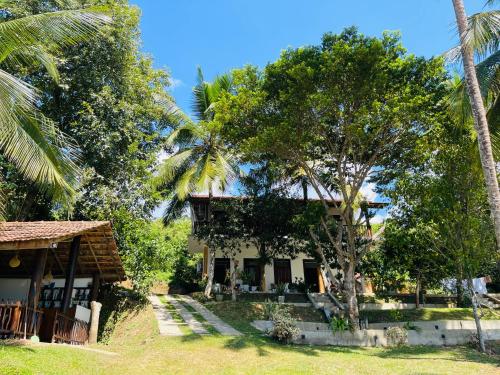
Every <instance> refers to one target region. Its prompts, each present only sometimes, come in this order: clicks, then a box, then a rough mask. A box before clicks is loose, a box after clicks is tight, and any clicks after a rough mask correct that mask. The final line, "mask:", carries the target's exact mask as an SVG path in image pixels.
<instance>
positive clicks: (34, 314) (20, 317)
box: [0, 302, 43, 338]
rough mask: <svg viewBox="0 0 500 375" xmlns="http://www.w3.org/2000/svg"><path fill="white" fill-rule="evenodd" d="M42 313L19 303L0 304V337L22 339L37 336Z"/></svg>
mask: <svg viewBox="0 0 500 375" xmlns="http://www.w3.org/2000/svg"><path fill="white" fill-rule="evenodd" d="M42 317H43V312H42V311H41V310H37V309H33V308H32V307H27V306H26V305H24V304H21V303H20V302H17V303H0V337H1V338H22V337H25V336H26V337H31V336H33V335H35V334H38V332H39V331H40V325H41V324H42Z"/></svg>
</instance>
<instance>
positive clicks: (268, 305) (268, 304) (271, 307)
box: [262, 298, 280, 320]
mask: <svg viewBox="0 0 500 375" xmlns="http://www.w3.org/2000/svg"><path fill="white" fill-rule="evenodd" d="M262 306H263V309H264V317H265V319H267V320H271V319H272V317H273V316H274V314H275V313H276V311H277V310H278V309H279V308H280V304H279V303H276V302H273V301H271V300H270V299H269V298H267V299H266V301H265V302H264V303H263V305H262Z"/></svg>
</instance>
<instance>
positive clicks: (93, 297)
mask: <svg viewBox="0 0 500 375" xmlns="http://www.w3.org/2000/svg"><path fill="white" fill-rule="evenodd" d="M100 286H101V275H99V274H98V273H95V274H94V276H93V277H92V291H91V292H90V301H91V302H92V301H97V297H98V296H99V287H100Z"/></svg>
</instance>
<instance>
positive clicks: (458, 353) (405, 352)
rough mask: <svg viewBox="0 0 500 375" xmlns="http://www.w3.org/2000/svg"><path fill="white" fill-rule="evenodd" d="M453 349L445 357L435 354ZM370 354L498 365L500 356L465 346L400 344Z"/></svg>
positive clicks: (395, 357) (382, 356)
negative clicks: (448, 355)
mask: <svg viewBox="0 0 500 375" xmlns="http://www.w3.org/2000/svg"><path fill="white" fill-rule="evenodd" d="M449 350H453V354H452V356H451V357H448V358H445V357H442V356H435V355H436V354H439V352H441V351H449ZM370 355H373V356H377V357H379V358H390V359H413V360H424V361H436V360H437V361H452V362H456V361H462V362H477V363H485V364H493V365H496V366H497V367H500V357H499V356H497V355H487V354H482V353H479V352H478V351H476V350H474V349H472V348H467V347H463V346H460V347H453V348H451V347H442V348H441V347H433V346H402V347H398V348H386V349H384V350H381V351H377V352H373V353H371V354H370Z"/></svg>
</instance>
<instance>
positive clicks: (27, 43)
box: [0, 7, 111, 58]
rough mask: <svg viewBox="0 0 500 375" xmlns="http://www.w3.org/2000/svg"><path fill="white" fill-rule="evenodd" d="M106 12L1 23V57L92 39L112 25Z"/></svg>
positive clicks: (84, 11) (51, 14)
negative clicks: (38, 47) (22, 50)
mask: <svg viewBox="0 0 500 375" xmlns="http://www.w3.org/2000/svg"><path fill="white" fill-rule="evenodd" d="M106 10H107V8H105V7H92V8H87V9H82V10H62V11H57V12H49V13H40V14H35V15H32V16H27V17H22V18H17V19H13V20H10V21H6V22H1V23H0V56H3V57H4V58H5V57H6V56H7V55H8V54H9V53H11V52H12V51H14V50H17V49H25V48H27V47H31V46H40V45H43V46H46V47H48V48H50V47H51V46H58V47H64V46H70V45H74V44H76V43H79V42H81V41H83V40H86V39H88V38H89V37H90V36H92V35H95V34H96V33H97V32H98V31H99V29H100V28H101V27H102V26H103V25H106V24H109V23H110V22H111V18H110V17H108V16H107V15H105V14H104V13H105V12H106Z"/></svg>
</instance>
